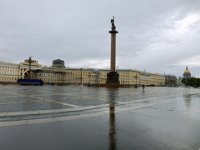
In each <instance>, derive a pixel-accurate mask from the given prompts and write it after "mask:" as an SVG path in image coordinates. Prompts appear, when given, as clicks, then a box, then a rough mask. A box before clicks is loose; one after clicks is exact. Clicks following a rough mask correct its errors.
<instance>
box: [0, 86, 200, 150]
mask: <svg viewBox="0 0 200 150" xmlns="http://www.w3.org/2000/svg"><path fill="white" fill-rule="evenodd" d="M199 148H200V89H192V88H164V87H147V88H145V89H144V90H143V89H142V88H120V89H106V88H92V87H90V88H88V87H76V86H42V87H37V86H0V150H44V149H45V150H55V149H57V150H66V149H69V150H83V149H84V150H129V149H130V150H133V149H134V150H199Z"/></svg>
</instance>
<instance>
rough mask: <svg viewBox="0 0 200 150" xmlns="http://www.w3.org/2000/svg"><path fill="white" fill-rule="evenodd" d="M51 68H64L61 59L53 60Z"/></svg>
mask: <svg viewBox="0 0 200 150" xmlns="http://www.w3.org/2000/svg"><path fill="white" fill-rule="evenodd" d="M52 67H57V68H65V62H64V61H63V60H61V59H56V60H53V62H52Z"/></svg>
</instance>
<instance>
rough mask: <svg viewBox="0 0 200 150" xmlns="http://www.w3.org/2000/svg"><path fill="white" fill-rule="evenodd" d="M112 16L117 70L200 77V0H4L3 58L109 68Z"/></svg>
mask: <svg viewBox="0 0 200 150" xmlns="http://www.w3.org/2000/svg"><path fill="white" fill-rule="evenodd" d="M112 16H115V25H116V28H117V30H118V31H119V33H118V34H117V68H119V69H137V70H145V71H147V72H153V73H161V74H163V73H165V74H174V75H176V76H182V74H183V71H184V69H185V67H186V66H189V70H190V71H191V73H192V75H193V76H199V77H200V0H0V60H1V61H6V62H15V63H19V62H22V61H23V60H24V59H26V58H28V57H29V56H33V59H37V60H38V62H39V63H40V64H42V65H47V66H51V63H52V60H54V59H58V58H59V59H62V60H64V61H65V65H66V67H79V68H81V67H91V68H109V65H110V34H109V33H108V31H109V30H110V29H111V24H110V19H111V18H112Z"/></svg>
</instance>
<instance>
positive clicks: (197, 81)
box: [182, 77, 200, 87]
mask: <svg viewBox="0 0 200 150" xmlns="http://www.w3.org/2000/svg"><path fill="white" fill-rule="evenodd" d="M182 83H183V84H185V85H187V86H193V87H200V78H195V77H191V78H189V79H182Z"/></svg>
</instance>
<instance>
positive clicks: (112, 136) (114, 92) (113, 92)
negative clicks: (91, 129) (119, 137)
mask: <svg viewBox="0 0 200 150" xmlns="http://www.w3.org/2000/svg"><path fill="white" fill-rule="evenodd" d="M108 96H109V111H110V112H109V135H108V136H109V150H116V149H117V143H116V125H115V122H116V118H115V104H116V97H117V96H118V89H108Z"/></svg>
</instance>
